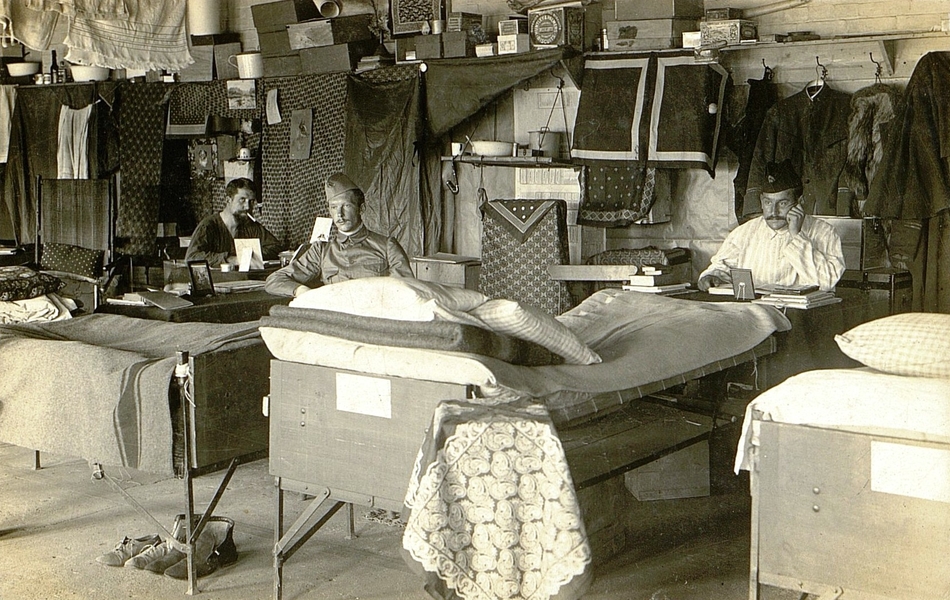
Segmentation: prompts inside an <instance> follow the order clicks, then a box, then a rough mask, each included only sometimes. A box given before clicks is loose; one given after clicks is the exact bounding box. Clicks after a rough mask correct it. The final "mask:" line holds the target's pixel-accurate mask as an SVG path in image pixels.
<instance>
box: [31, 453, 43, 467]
mask: <svg viewBox="0 0 950 600" xmlns="http://www.w3.org/2000/svg"><path fill="white" fill-rule="evenodd" d="M42 468H43V465H41V464H40V451H39V450H34V451H33V470H34V471H39V470H40V469H42Z"/></svg>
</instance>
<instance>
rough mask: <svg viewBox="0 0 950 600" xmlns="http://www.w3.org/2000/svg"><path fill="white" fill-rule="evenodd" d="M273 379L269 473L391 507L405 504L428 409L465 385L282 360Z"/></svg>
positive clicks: (462, 393)
mask: <svg viewBox="0 0 950 600" xmlns="http://www.w3.org/2000/svg"><path fill="white" fill-rule="evenodd" d="M270 382H271V383H270V385H271V388H270V389H271V391H270V473H271V475H274V476H275V477H282V478H285V479H289V480H293V481H297V482H303V483H308V484H314V485H317V486H326V487H329V488H330V489H331V490H333V491H335V492H340V493H348V494H351V495H356V496H359V497H363V498H365V502H366V505H372V506H381V507H383V508H389V509H391V510H398V509H400V508H401V507H402V503H403V500H404V499H405V495H406V487H407V486H408V484H409V478H410V476H411V474H412V468H413V466H414V464H415V460H416V455H417V454H418V452H419V447H420V446H421V445H422V441H423V439H424V433H425V430H426V428H427V427H429V425H430V424H431V421H432V412H433V410H434V409H435V407H436V406H437V405H438V403H439V402H440V401H442V400H447V399H464V398H466V391H467V388H466V386H464V385H457V384H447V383H434V382H429V381H417V380H410V379H402V378H399V377H376V376H372V377H371V376H367V375H363V374H361V373H355V372H351V371H343V370H339V369H331V368H327V367H320V366H315V365H304V364H299V363H292V362H285V361H279V360H274V361H271V379H270ZM295 487H298V488H299V487H301V486H295Z"/></svg>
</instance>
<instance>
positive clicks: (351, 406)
mask: <svg viewBox="0 0 950 600" xmlns="http://www.w3.org/2000/svg"><path fill="white" fill-rule="evenodd" d="M336 409H337V410H342V411H346V412H351V413H357V414H361V415H369V416H371V417H382V418H384V419H391V418H393V391H392V382H390V381H389V380H388V379H381V378H379V377H366V376H363V375H352V374H350V373H337V374H336Z"/></svg>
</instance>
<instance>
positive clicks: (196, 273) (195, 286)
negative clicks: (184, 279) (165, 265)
mask: <svg viewBox="0 0 950 600" xmlns="http://www.w3.org/2000/svg"><path fill="white" fill-rule="evenodd" d="M188 274H189V275H190V276H191V297H192V298H202V297H204V296H214V282H213V281H212V279H211V267H210V266H209V265H208V261H206V260H189V261H188Z"/></svg>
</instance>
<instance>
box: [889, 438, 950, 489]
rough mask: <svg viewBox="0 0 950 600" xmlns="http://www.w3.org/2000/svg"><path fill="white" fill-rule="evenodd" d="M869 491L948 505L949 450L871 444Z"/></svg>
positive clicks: (949, 486)
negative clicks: (946, 503)
mask: <svg viewBox="0 0 950 600" xmlns="http://www.w3.org/2000/svg"><path fill="white" fill-rule="evenodd" d="M871 490H873V491H875V492H884V493H885V494H897V495H899V496H910V497H912V498H921V499H923V500H935V501H937V502H948V503H950V450H941V449H940V448H926V447H923V446H910V445H907V444H894V443H890V442H871Z"/></svg>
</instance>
